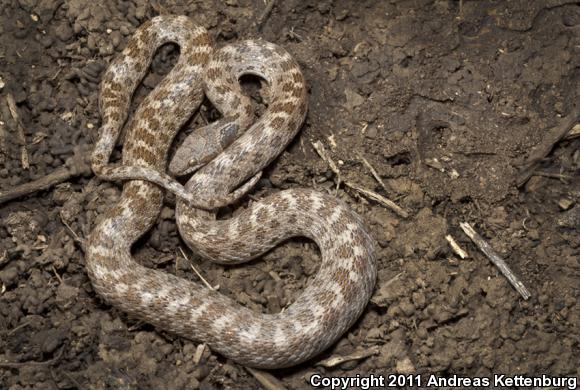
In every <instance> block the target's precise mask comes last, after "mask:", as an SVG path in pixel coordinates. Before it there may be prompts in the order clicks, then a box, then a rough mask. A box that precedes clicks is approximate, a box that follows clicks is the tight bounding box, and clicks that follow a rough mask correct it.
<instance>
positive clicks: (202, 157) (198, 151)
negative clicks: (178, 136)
mask: <svg viewBox="0 0 580 390" xmlns="http://www.w3.org/2000/svg"><path fill="white" fill-rule="evenodd" d="M238 130H239V126H238V124H237V123H235V122H232V121H231V119H229V118H223V119H220V120H218V121H216V122H213V123H210V124H209V125H207V126H203V127H200V128H198V129H195V130H194V131H193V132H192V133H191V134H189V135H188V136H187V137H186V138H185V140H184V141H183V143H182V144H181V145H180V146H179V147H178V148H177V151H176V152H175V155H174V156H173V158H172V159H171V162H170V163H169V173H170V174H171V175H173V176H183V175H187V174H190V173H193V172H195V171H197V170H198V169H199V168H201V167H202V166H204V165H205V164H207V163H208V162H210V161H211V160H212V159H213V158H214V157H215V156H217V155H218V154H219V153H220V152H221V151H222V150H224V149H225V148H226V147H227V146H228V145H229V144H231V143H232V141H233V140H235V139H236V138H237V136H238Z"/></svg>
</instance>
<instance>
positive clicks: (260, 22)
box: [256, 0, 276, 31]
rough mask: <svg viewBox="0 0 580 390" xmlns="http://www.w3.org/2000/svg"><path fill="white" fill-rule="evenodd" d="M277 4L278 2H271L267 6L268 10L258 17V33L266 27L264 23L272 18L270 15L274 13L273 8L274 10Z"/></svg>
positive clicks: (271, 0)
mask: <svg viewBox="0 0 580 390" xmlns="http://www.w3.org/2000/svg"><path fill="white" fill-rule="evenodd" d="M275 3H276V0H270V1H269V2H268V4H266V8H264V11H262V13H261V14H260V16H259V17H258V20H257V21H256V29H257V30H258V31H260V30H261V29H262V26H263V25H264V23H265V22H266V20H267V19H268V17H269V16H270V14H271V13H272V8H274V4H275Z"/></svg>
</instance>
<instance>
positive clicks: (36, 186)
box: [0, 168, 77, 204]
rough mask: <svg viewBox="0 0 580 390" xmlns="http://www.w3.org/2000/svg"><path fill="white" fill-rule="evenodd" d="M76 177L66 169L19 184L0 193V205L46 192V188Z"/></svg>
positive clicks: (59, 169)
mask: <svg viewBox="0 0 580 390" xmlns="http://www.w3.org/2000/svg"><path fill="white" fill-rule="evenodd" d="M76 175H77V173H75V172H72V171H71V170H69V169H68V168H58V169H56V170H55V171H53V172H51V173H49V174H48V175H46V176H44V177H41V178H40V179H37V180H33V181H31V182H28V183H25V184H21V185H19V186H16V187H14V188H12V189H10V190H7V191H0V204H2V203H5V202H8V201H9V200H12V199H16V198H19V197H21V196H24V195H28V194H31V193H33V192H36V191H40V190H46V189H47V188H50V187H52V186H54V185H56V184H60V183H62V182H64V181H67V180H68V179H70V178H71V177H74V176H76Z"/></svg>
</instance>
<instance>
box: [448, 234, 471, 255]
mask: <svg viewBox="0 0 580 390" xmlns="http://www.w3.org/2000/svg"><path fill="white" fill-rule="evenodd" d="M445 239H446V240H447V242H448V243H449V245H450V246H451V249H453V252H455V253H457V255H458V256H459V257H461V258H462V259H466V258H467V256H468V255H467V252H465V251H464V250H463V248H461V247H460V246H459V244H458V243H457V241H455V239H454V238H453V237H452V236H451V235H450V234H448V235H446V236H445Z"/></svg>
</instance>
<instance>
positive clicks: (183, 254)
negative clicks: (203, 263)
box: [179, 247, 216, 290]
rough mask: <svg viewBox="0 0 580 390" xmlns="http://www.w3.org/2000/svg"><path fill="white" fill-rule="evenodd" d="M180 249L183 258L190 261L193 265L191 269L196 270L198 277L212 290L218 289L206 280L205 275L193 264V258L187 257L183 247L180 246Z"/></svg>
mask: <svg viewBox="0 0 580 390" xmlns="http://www.w3.org/2000/svg"><path fill="white" fill-rule="evenodd" d="M179 251H180V252H181V255H182V256H183V258H184V259H185V260H187V261H189V263H190V264H189V265H190V267H191V269H192V270H193V272H195V274H196V275H197V277H198V278H199V279H200V280H201V281H202V282H203V284H205V286H206V287H207V288H209V289H210V290H216V288H214V287H213V286H212V285H211V284H209V282H208V281H207V280H205V278H204V277H203V276H201V274H200V273H199V272H198V270H197V269H195V267H194V266H193V264H191V260H189V259H188V258H187V256H186V255H185V252H184V251H183V249H182V248H181V247H179Z"/></svg>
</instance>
